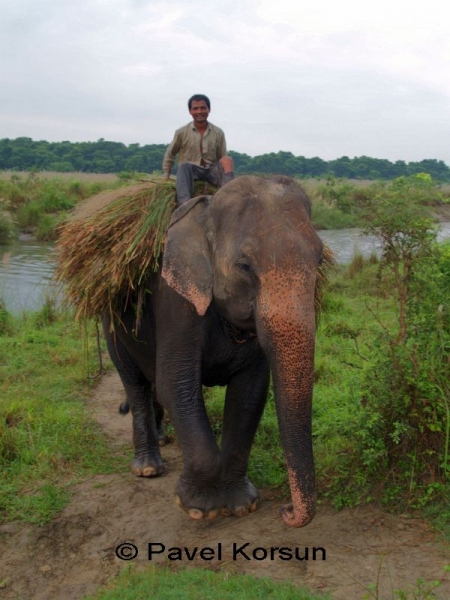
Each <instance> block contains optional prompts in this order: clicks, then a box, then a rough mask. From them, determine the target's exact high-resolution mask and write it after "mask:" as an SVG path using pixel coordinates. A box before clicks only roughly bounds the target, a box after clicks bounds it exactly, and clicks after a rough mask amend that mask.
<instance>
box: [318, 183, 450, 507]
mask: <svg viewBox="0 0 450 600" xmlns="http://www.w3.org/2000/svg"><path fill="white" fill-rule="evenodd" d="M428 183H429V182H427V180H426V179H425V180H424V179H421V178H415V179H413V180H411V179H410V180H400V181H394V182H393V183H392V184H391V185H389V186H385V187H384V188H383V191H382V192H380V195H379V196H374V197H373V198H371V199H370V203H368V205H367V207H366V209H367V212H366V215H367V217H366V218H367V225H366V231H368V232H370V233H371V234H373V235H376V236H377V237H378V239H379V240H380V241H381V242H382V257H381V260H380V262H379V263H378V265H377V264H375V263H374V264H372V265H370V264H364V261H361V259H360V258H355V260H354V262H353V265H352V266H351V268H350V267H349V268H348V270H347V272H346V273H345V274H344V283H341V284H340V288H338V289H340V291H341V292H343V291H345V292H346V294H347V297H350V296H351V295H352V291H351V289H352V286H355V285H357V289H358V292H359V294H360V295H361V294H364V293H366V294H367V297H366V298H365V299H364V303H365V305H366V308H365V313H366V315H367V316H366V322H365V323H364V322H363V323H362V325H361V326H360V327H356V326H355V324H354V323H352V324H350V323H348V322H347V314H344V315H342V313H341V315H340V317H341V318H340V320H339V319H338V316H337V315H335V316H334V317H333V319H332V322H331V323H330V315H326V322H325V328H326V329H325V331H324V333H325V334H326V336H328V337H329V339H330V341H328V340H326V341H325V343H326V344H327V345H329V344H330V343H332V342H331V340H336V339H337V338H338V339H339V352H340V359H341V362H344V363H345V366H346V368H348V367H350V368H351V369H352V370H353V376H352V379H353V387H352V392H351V395H350V390H346V389H345V388H346V382H348V381H349V379H350V373H346V375H345V377H344V383H343V384H342V383H341V386H340V391H339V393H340V394H341V396H342V393H344V395H345V396H346V398H347V399H346V400H343V409H342V410H343V411H344V415H345V418H346V419H347V420H346V421H345V423H346V425H345V428H344V434H343V435H342V430H340V434H341V435H340V436H337V435H334V436H333V435H332V432H330V431H329V430H327V429H326V427H325V424H324V423H320V419H319V427H318V429H317V428H316V431H317V430H318V432H319V436H322V437H323V439H324V442H325V445H326V446H327V447H331V448H332V450H333V451H334V452H335V453H340V456H339V461H336V460H333V458H332V457H331V459H330V458H327V457H326V456H324V457H323V458H322V460H323V464H322V468H323V469H324V471H325V472H326V473H327V476H328V477H330V476H331V477H332V478H333V480H332V481H329V482H328V483H327V484H326V489H327V490H326V492H325V493H326V494H329V495H330V496H331V497H334V501H335V503H337V504H338V505H345V504H347V503H355V502H360V501H362V500H370V499H374V498H377V499H381V500H383V501H384V502H385V503H387V504H395V505H396V507H397V508H398V507H400V506H401V507H402V508H403V509H404V508H406V507H408V506H412V507H415V508H422V507H425V506H427V505H429V504H432V503H437V504H440V505H444V506H445V504H446V503H448V500H449V491H450V485H449V480H450V451H449V444H450V406H449V403H450V381H449V365H450V306H449V303H448V298H450V275H449V273H450V251H449V247H448V246H445V245H441V246H440V245H438V244H437V243H436V241H435V232H434V231H433V230H432V227H431V222H430V221H429V220H428V219H427V218H426V216H424V215H423V201H424V195H426V194H428V191H429V188H428V187H427V186H428ZM341 277H342V274H341ZM364 278H365V279H367V280H370V281H371V282H372V283H371V284H367V283H366V284H365V285H364V284H363V283H362V282H363V281H364ZM375 286H376V288H377V290H378V291H377V292H376V293H375V292H374V289H373V288H374V287H375ZM332 287H333V282H332ZM355 301H356V298H355V300H351V302H352V304H353V305H354V304H355ZM361 316H362V314H361ZM369 323H371V324H372V325H371V327H372V331H371V332H369V331H368V327H369ZM349 342H351V343H352V344H353V355H352V356H351V355H350V348H349V347H348V343H349ZM334 344H336V342H334ZM319 348H320V343H319ZM329 348H330V350H329V352H333V346H329ZM345 348H348V350H345ZM329 363H330V358H328V365H329ZM322 370H325V367H324V366H322ZM328 371H329V366H328ZM322 379H323V377H321V378H320V379H319V382H318V390H317V391H318V393H319V394H320V393H321V389H320V386H321V381H322ZM355 390H357V391H356V392H355ZM328 397H329V396H328ZM330 402H331V406H332V408H331V412H332V414H333V421H334V422H336V420H337V417H336V410H337V409H336V408H333V406H334V407H335V405H336V400H332V401H330ZM321 406H322V401H320V402H319V410H321ZM350 406H352V408H351V409H350ZM316 412H317V410H316ZM321 415H322V413H321V412H319V416H321Z"/></svg>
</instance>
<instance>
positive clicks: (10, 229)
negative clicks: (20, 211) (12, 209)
mask: <svg viewBox="0 0 450 600" xmlns="http://www.w3.org/2000/svg"><path fill="white" fill-rule="evenodd" d="M15 237H17V229H16V227H15V225H14V223H13V220H12V218H11V217H10V215H9V214H8V213H6V212H2V207H1V203H0V245H1V244H8V243H9V242H11V240H13V239H14V238H15Z"/></svg>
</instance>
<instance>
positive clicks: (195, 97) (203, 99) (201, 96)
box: [188, 94, 211, 112]
mask: <svg viewBox="0 0 450 600" xmlns="http://www.w3.org/2000/svg"><path fill="white" fill-rule="evenodd" d="M193 102H205V104H206V106H207V107H208V110H211V102H210V101H209V98H208V96H205V95H204V94H194V95H193V96H191V97H190V98H189V100H188V108H189V112H191V108H192V103H193Z"/></svg>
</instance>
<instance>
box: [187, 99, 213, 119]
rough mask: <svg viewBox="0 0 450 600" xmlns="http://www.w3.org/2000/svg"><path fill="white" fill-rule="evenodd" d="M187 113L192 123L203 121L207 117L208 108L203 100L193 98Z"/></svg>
mask: <svg viewBox="0 0 450 600" xmlns="http://www.w3.org/2000/svg"><path fill="white" fill-rule="evenodd" d="M189 113H190V115H191V117H192V118H193V119H194V123H204V122H205V121H206V120H207V119H208V115H209V108H208V105H207V104H206V102H205V101H204V100H193V101H192V104H191V108H190V109H189Z"/></svg>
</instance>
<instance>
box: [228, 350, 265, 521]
mask: <svg viewBox="0 0 450 600" xmlns="http://www.w3.org/2000/svg"><path fill="white" fill-rule="evenodd" d="M268 387H269V369H268V366H267V363H266V360H265V358H263V359H262V360H260V361H258V362H257V363H255V364H254V365H253V367H252V368H251V369H249V370H246V371H244V372H241V373H239V374H238V375H237V376H235V377H234V378H233V379H232V380H231V381H230V383H229V384H228V388H227V393H226V399H225V414H224V425H223V435H222V489H223V495H224V504H223V508H222V514H224V515H226V516H231V515H234V516H236V517H243V516H246V515H248V514H249V513H250V512H253V511H255V510H256V509H257V508H258V504H259V497H258V491H257V490H256V488H255V486H254V485H253V483H252V482H251V481H250V480H249V479H248V477H247V467H248V459H249V456H250V450H251V447H252V443H253V439H254V437H255V433H256V430H257V428H258V425H259V422H260V420H261V416H262V413H263V411H264V406H265V403H266V399H267V391H268Z"/></svg>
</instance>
